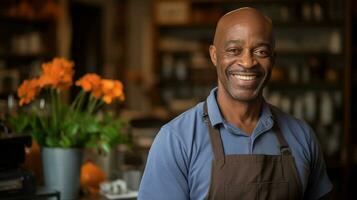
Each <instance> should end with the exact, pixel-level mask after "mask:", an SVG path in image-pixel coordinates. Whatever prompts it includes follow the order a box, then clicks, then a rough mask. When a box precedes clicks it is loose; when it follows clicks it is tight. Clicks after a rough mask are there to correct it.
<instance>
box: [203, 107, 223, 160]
mask: <svg viewBox="0 0 357 200" xmlns="http://www.w3.org/2000/svg"><path fill="white" fill-rule="evenodd" d="M203 119H204V121H205V123H206V124H207V127H208V132H209V136H210V139H211V146H212V151H213V155H214V159H215V160H217V162H218V163H219V165H220V167H222V166H223V165H224V163H225V157H224V150H223V144H222V140H221V134H220V133H219V131H218V130H217V128H215V127H213V126H212V124H211V120H210V118H209V115H208V109H207V102H206V101H205V102H204V105H203Z"/></svg>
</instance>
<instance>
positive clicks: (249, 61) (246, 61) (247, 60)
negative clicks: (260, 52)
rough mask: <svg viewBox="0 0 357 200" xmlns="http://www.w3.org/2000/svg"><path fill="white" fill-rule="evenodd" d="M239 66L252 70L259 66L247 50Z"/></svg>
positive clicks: (241, 57) (242, 55) (243, 53)
mask: <svg viewBox="0 0 357 200" xmlns="http://www.w3.org/2000/svg"><path fill="white" fill-rule="evenodd" d="M238 64H239V65H241V66H242V67H245V68H251V67H253V66H255V65H256V64H257V61H256V60H255V58H254V57H253V55H252V53H251V52H250V51H248V50H245V51H243V52H242V54H241V55H240V58H239V62H238Z"/></svg>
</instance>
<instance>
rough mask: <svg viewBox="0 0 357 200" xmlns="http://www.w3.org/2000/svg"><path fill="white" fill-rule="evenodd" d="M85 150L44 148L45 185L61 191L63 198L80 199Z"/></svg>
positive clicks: (68, 199) (69, 199) (67, 199)
mask: <svg viewBox="0 0 357 200" xmlns="http://www.w3.org/2000/svg"><path fill="white" fill-rule="evenodd" d="M82 157H83V150H82V149H76V148H48V147H43V148H42V162H43V173H44V174H43V175H44V181H45V186H46V187H48V188H51V189H55V190H57V191H59V192H60V193H61V200H74V199H78V192H79V178H80V169H81V164H82Z"/></svg>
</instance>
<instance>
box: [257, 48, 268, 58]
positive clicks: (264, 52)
mask: <svg viewBox="0 0 357 200" xmlns="http://www.w3.org/2000/svg"><path fill="white" fill-rule="evenodd" d="M254 54H255V55H257V56H258V57H263V58H264V57H268V56H269V55H270V53H269V51H267V50H262V49H260V50H256V51H254Z"/></svg>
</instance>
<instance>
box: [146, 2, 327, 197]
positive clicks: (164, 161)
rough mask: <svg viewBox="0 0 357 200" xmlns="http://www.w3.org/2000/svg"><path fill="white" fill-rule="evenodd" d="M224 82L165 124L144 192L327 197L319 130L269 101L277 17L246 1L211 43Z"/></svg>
mask: <svg viewBox="0 0 357 200" xmlns="http://www.w3.org/2000/svg"><path fill="white" fill-rule="evenodd" d="M209 52H210V56H211V60H212V62H213V64H214V66H215V67H216V69H217V75H218V87H217V88H214V89H213V90H212V91H211V93H210V95H209V96H208V97H207V100H206V101H205V102H201V103H199V104H198V105H196V106H195V107H194V108H192V109H190V110H188V111H186V112H185V113H183V114H181V115H180V116H178V117H176V118H175V119H174V120H172V121H171V122H169V123H168V124H166V125H165V126H163V127H162V128H161V130H160V132H159V133H158V135H157V136H156V138H155V141H154V143H153V145H152V147H151V149H150V152H149V156H148V161H147V165H146V168H145V172H144V175H143V178H142V182H141V185H140V189H139V199H144V200H151V199H153V200H161V199H165V200H166V199H170V200H172V199H194V200H201V199H202V200H203V199H217V200H221V199H229V200H230V199H249V200H250V199H274V200H275V199H284V200H285V199H325V198H328V196H329V193H330V192H331V190H332V184H331V182H330V180H329V178H328V176H327V174H326V168H325V163H324V159H323V157H322V152H321V149H320V146H319V144H318V141H317V139H316V137H315V135H314V133H313V131H312V129H311V128H310V127H309V126H308V125H307V124H306V123H305V122H303V121H301V120H298V119H296V118H294V117H292V116H290V115H288V114H286V113H283V112H282V111H280V110H279V109H278V108H276V107H274V106H272V105H270V104H268V103H267V102H265V100H264V98H263V96H262V92H263V88H264V86H265V85H266V83H267V82H268V81H269V78H270V74H271V70H272V67H273V65H274V61H275V52H274V34H273V26H272V22H271V20H270V19H269V18H268V17H266V16H265V15H263V14H262V13H261V12H259V11H258V10H256V9H253V8H241V9H237V10H234V11H232V12H229V13H227V14H226V15H224V16H223V17H222V18H221V19H220V20H219V22H218V24H217V28H216V33H215V37H214V41H213V45H211V46H210V49H209Z"/></svg>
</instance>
